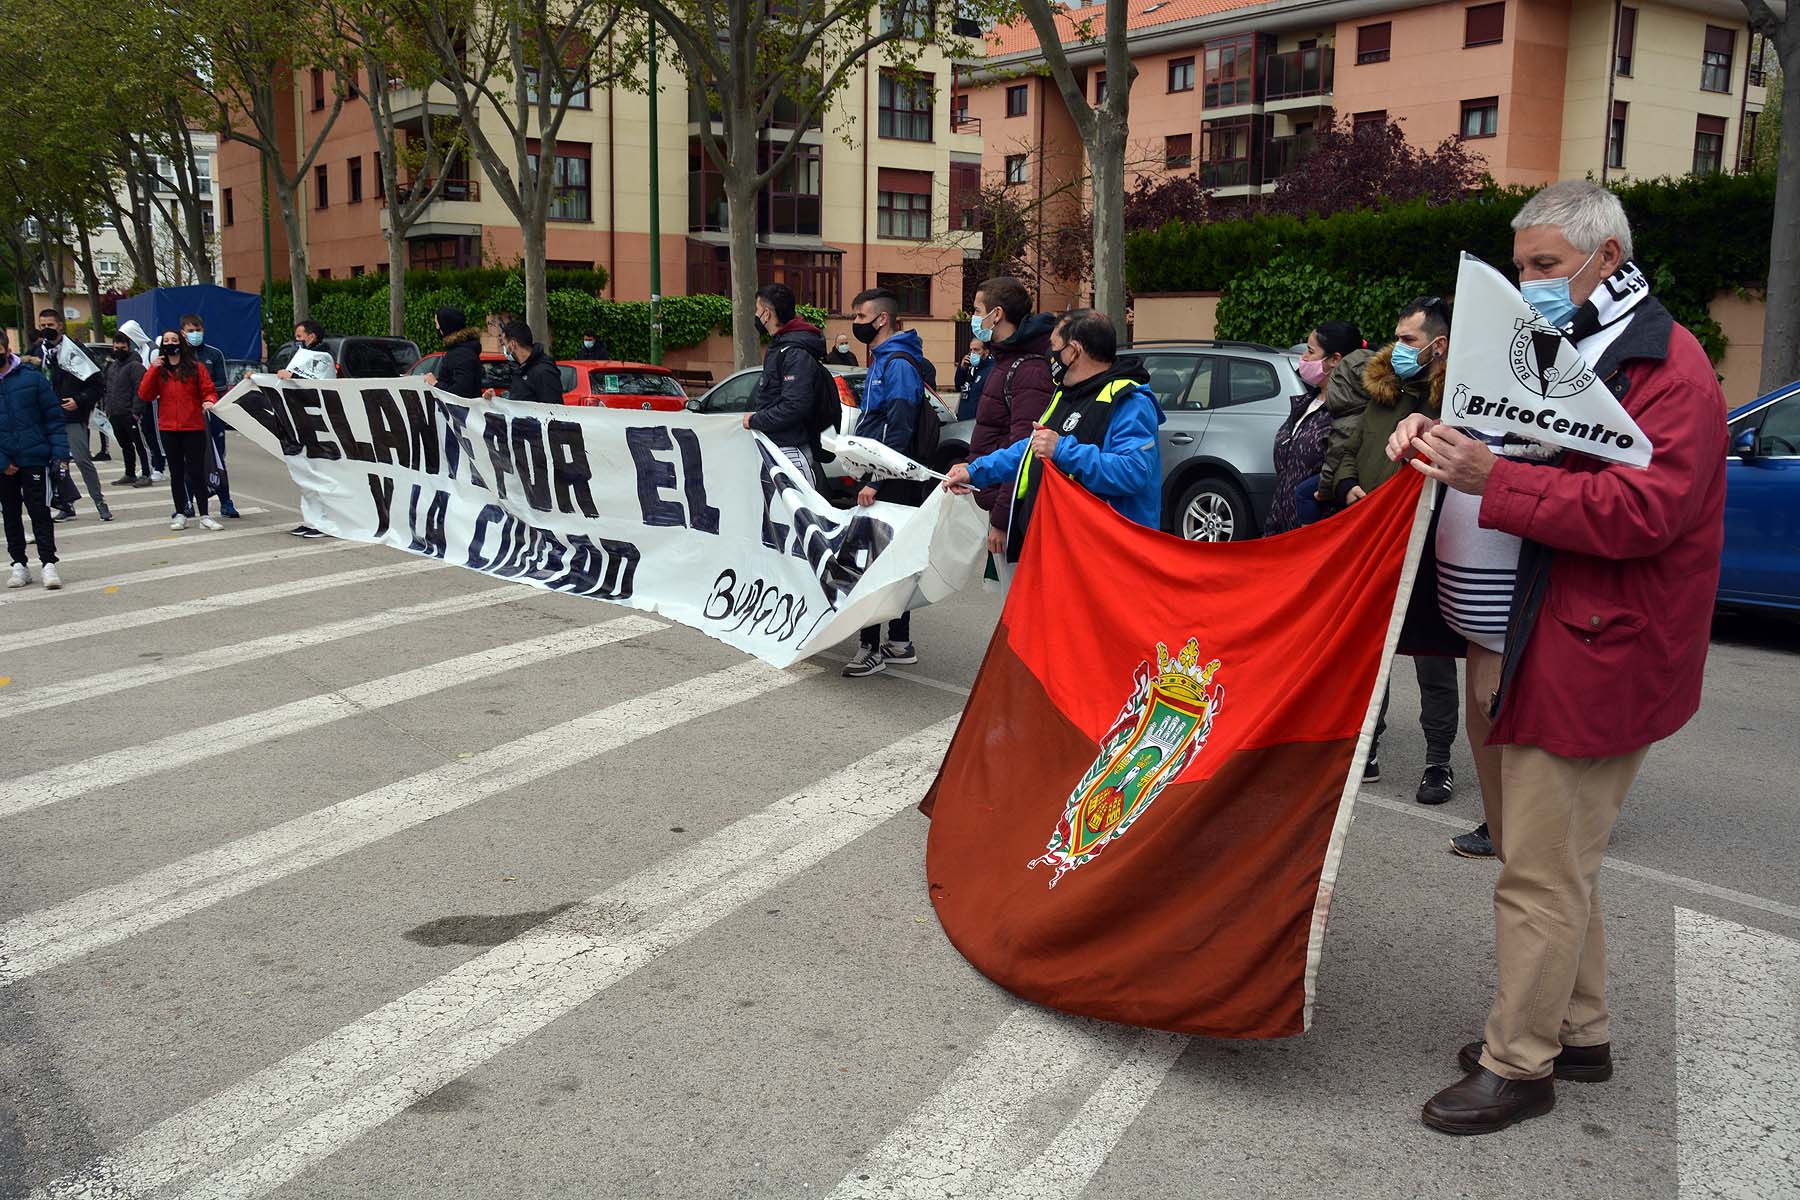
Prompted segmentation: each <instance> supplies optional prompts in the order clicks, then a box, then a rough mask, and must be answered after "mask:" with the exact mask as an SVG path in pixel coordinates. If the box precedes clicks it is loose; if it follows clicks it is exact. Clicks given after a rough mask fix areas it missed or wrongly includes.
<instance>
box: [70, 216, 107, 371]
mask: <svg viewBox="0 0 1800 1200" xmlns="http://www.w3.org/2000/svg"><path fill="white" fill-rule="evenodd" d="M75 236H76V238H77V239H78V243H79V245H80V246H81V277H82V279H83V280H84V281H86V283H87V294H88V341H90V342H98V341H101V340H103V334H102V331H101V329H100V276H99V274H98V273H97V272H96V271H95V270H94V244H93V241H92V239H90V238H89V237H88V231H87V226H85V225H77V226H76V227H75Z"/></svg>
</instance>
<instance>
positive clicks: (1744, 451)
mask: <svg viewBox="0 0 1800 1200" xmlns="http://www.w3.org/2000/svg"><path fill="white" fill-rule="evenodd" d="M1756 435H1757V429H1756V426H1754V425H1752V426H1751V427H1750V428H1748V429H1740V430H1738V433H1737V436H1736V437H1734V438H1732V439H1731V453H1732V454H1733V455H1734V456H1736V457H1737V458H1739V459H1742V460H1743V461H1744V462H1754V461H1755V460H1756Z"/></svg>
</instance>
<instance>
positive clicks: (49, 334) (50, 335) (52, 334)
mask: <svg viewBox="0 0 1800 1200" xmlns="http://www.w3.org/2000/svg"><path fill="white" fill-rule="evenodd" d="M60 336H61V335H60V334H58V333H57V332H56V330H54V329H40V330H38V337H40V338H42V339H43V340H44V341H46V342H54V341H55V340H56V339H57V338H58V337H60Z"/></svg>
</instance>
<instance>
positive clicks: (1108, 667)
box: [922, 471, 1429, 1037]
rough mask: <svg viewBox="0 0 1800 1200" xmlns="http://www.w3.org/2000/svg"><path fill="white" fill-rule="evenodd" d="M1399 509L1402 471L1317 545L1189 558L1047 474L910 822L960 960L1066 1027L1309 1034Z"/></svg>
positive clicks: (1389, 645)
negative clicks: (979, 659) (918, 826)
mask: <svg viewBox="0 0 1800 1200" xmlns="http://www.w3.org/2000/svg"><path fill="white" fill-rule="evenodd" d="M1422 484H1423V479H1422V477H1421V476H1419V475H1418V474H1417V473H1416V472H1413V471H1404V472H1402V473H1401V474H1399V475H1398V476H1396V477H1395V478H1394V479H1392V480H1390V481H1389V482H1388V483H1386V484H1384V485H1383V486H1381V487H1380V488H1377V489H1376V490H1375V492H1374V493H1372V494H1371V495H1370V496H1369V498H1368V499H1366V500H1363V501H1361V502H1359V503H1358V504H1356V505H1354V506H1352V507H1351V508H1350V510H1349V511H1347V512H1345V513H1344V514H1342V515H1341V516H1338V517H1335V518H1333V519H1332V520H1330V521H1325V522H1321V523H1319V524H1316V525H1312V526H1308V527H1307V528H1305V529H1301V530H1297V531H1295V532H1293V533H1289V534H1284V535H1281V536H1279V537H1272V538H1264V539H1261V540H1258V541H1249V542H1232V543H1227V544H1222V545H1210V544H1200V543H1191V542H1186V541H1182V540H1180V539H1178V538H1174V537H1170V536H1168V535H1166V534H1162V533H1158V532H1155V531H1153V530H1149V529H1144V528H1142V527H1140V526H1136V525H1133V524H1131V523H1129V522H1127V521H1124V520H1122V519H1120V518H1119V517H1117V516H1116V515H1115V514H1113V513H1112V512H1111V511H1110V510H1109V509H1108V508H1107V507H1106V506H1105V505H1104V504H1102V503H1101V502H1100V501H1098V500H1096V499H1095V498H1094V497H1092V496H1091V495H1089V494H1088V493H1087V492H1085V491H1083V490H1082V489H1081V488H1079V487H1077V486H1076V485H1074V484H1072V483H1070V482H1068V481H1066V480H1064V479H1062V478H1061V477H1060V476H1058V475H1057V474H1056V473H1055V472H1051V473H1050V476H1049V478H1047V479H1046V480H1045V482H1044V487H1043V494H1042V496H1041V497H1040V499H1039V501H1038V510H1037V512H1036V513H1035V514H1034V516H1033V520H1032V523H1031V531H1030V534H1029V539H1030V540H1029V542H1028V545H1027V550H1026V553H1025V555H1024V556H1023V561H1022V562H1021V564H1020V567H1019V571H1018V574H1017V575H1016V577H1015V579H1014V582H1013V588H1012V592H1011V595H1010V596H1009V597H1008V599H1007V603H1006V608H1005V611H1004V613H1003V614H1002V616H1001V621H1000V625H999V628H998V629H996V630H995V632H994V638H993V641H992V642H991V643H990V644H989V646H988V651H987V657H986V658H985V660H984V661H983V663H982V667H981V673H980V675H979V677H978V678H977V679H976V681H975V688H974V691H973V694H972V695H971V697H970V700H969V705H968V708H967V710H966V711H965V712H964V714H963V718H962V723H961V725H960V727H959V728H958V729H957V732H956V737H955V739H954V740H953V741H952V742H951V744H950V750H949V753H948V754H947V755H946V757H945V759H944V765H943V767H942V769H941V770H940V772H939V774H938V778H937V782H936V783H935V784H933V786H932V789H931V792H930V793H929V795H928V796H927V797H926V802H925V804H924V805H923V806H922V807H924V808H925V809H926V811H927V812H930V813H931V814H932V823H931V835H930V840H929V843H928V847H927V853H926V874H927V876H928V879H929V881H930V886H931V897H932V900H933V902H934V904H935V906H936V909H937V914H938V919H939V920H940V921H941V922H942V923H943V926H944V930H945V932H946V933H947V934H948V935H949V937H950V940H951V941H952V942H953V943H954V944H955V945H956V948H957V949H958V950H960V951H961V952H962V954H963V956H964V957H965V958H967V959H968V960H969V961H970V962H971V963H973V964H974V965H975V966H976V967H977V968H978V969H979V970H980V971H981V972H982V973H983V974H985V975H987V976H988V977H989V978H991V979H993V980H994V981H995V982H996V983H999V984H1000V985H1001V986H1003V987H1005V988H1007V989H1008V990H1010V991H1012V992H1014V993H1016V994H1018V995H1019V996H1022V997H1024V998H1025V999H1028V1000H1033V1001H1036V1002H1037V1003H1039V1004H1044V1005H1047V1006H1049V1007H1052V1008H1057V1009H1062V1010H1064V1011H1067V1012H1072V1013H1079V1014H1082V1015H1084V1016H1092V1017H1101V1018H1105V1019H1107V1020H1113V1021H1123V1022H1126V1023H1129V1024H1133V1025H1146V1026H1152V1027H1154V1028H1158V1029H1168V1030H1174V1031H1177V1032H1182V1033H1192V1034H1203V1035H1209V1036H1215V1037H1279V1036H1284V1035H1289V1034H1296V1033H1300V1032H1301V1031H1303V1030H1304V1029H1306V1028H1307V1026H1308V1025H1309V1024H1310V1023H1311V1017H1312V1005H1313V997H1314V987H1315V982H1316V980H1315V976H1316V973H1317V969H1318V963H1319V956H1320V949H1321V943H1322V939H1323V937H1324V932H1325V916H1326V911H1327V909H1328V908H1329V906H1330V902H1331V891H1332V883H1333V880H1334V879H1335V877H1336V872H1337V864H1338V858H1339V855H1340V853H1341V851H1342V848H1343V843H1344V837H1345V834H1346V832H1347V831H1348V828H1349V823H1350V809H1351V804H1352V802H1353V800H1354V798H1355V794H1356V787H1357V783H1358V782H1359V780H1360V776H1361V768H1360V763H1361V757H1362V753H1364V752H1366V745H1367V742H1368V740H1369V739H1370V738H1371V737H1372V734H1373V729H1374V724H1375V716H1376V709H1377V708H1378V707H1379V705H1380V700H1381V694H1382V689H1383V687H1384V686H1385V683H1386V677H1387V663H1388V660H1389V658H1390V656H1391V654H1392V652H1393V646H1394V643H1395V641H1396V639H1397V638H1398V636H1399V629H1400V624H1401V618H1402V616H1403V615H1404V611H1405V607H1406V600H1407V597H1408V595H1409V594H1410V591H1411V585H1412V574H1413V570H1414V566H1415V564H1416V562H1417V558H1418V549H1419V545H1420V544H1421V542H1422V539H1423V536H1424V531H1425V528H1426V525H1427V522H1428V519H1429V513H1428V512H1427V511H1426V508H1425V505H1424V504H1423V503H1422V500H1421V496H1422V490H1421V485H1422Z"/></svg>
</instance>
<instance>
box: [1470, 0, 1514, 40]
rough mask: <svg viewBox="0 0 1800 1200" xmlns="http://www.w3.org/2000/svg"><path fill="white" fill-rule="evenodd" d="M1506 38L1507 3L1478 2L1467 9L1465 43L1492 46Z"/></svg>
mask: <svg viewBox="0 0 1800 1200" xmlns="http://www.w3.org/2000/svg"><path fill="white" fill-rule="evenodd" d="M1505 38H1506V5H1505V4H1477V5H1475V6H1474V7H1473V8H1470V9H1467V10H1465V15H1464V26H1463V45H1465V46H1491V45H1493V44H1494V43H1495V42H1500V41H1504V40H1505Z"/></svg>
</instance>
